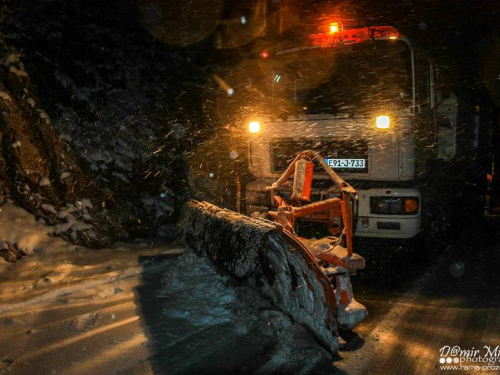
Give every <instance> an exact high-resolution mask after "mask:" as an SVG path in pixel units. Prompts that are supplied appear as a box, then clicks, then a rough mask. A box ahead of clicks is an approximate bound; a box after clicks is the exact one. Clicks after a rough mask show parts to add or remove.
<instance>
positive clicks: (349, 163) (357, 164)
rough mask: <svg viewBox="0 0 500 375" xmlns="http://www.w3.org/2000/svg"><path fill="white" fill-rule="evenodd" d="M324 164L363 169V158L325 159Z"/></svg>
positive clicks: (364, 161) (332, 166) (364, 165)
mask: <svg viewBox="0 0 500 375" xmlns="http://www.w3.org/2000/svg"><path fill="white" fill-rule="evenodd" d="M325 162H326V164H328V166H329V167H331V168H349V169H357V168H359V169H364V168H365V167H366V160H365V159H325Z"/></svg>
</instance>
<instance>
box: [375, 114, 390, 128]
mask: <svg viewBox="0 0 500 375" xmlns="http://www.w3.org/2000/svg"><path fill="white" fill-rule="evenodd" d="M376 125H377V129H389V126H391V118H390V117H389V116H377V121H376Z"/></svg>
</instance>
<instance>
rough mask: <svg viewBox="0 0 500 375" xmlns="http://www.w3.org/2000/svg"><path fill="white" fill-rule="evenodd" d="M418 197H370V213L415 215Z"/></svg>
mask: <svg viewBox="0 0 500 375" xmlns="http://www.w3.org/2000/svg"><path fill="white" fill-rule="evenodd" d="M418 204H419V201H418V197H370V213H372V214H376V215H416V214H418Z"/></svg>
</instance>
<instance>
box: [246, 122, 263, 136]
mask: <svg viewBox="0 0 500 375" xmlns="http://www.w3.org/2000/svg"><path fill="white" fill-rule="evenodd" d="M248 131H249V132H250V133H254V134H255V133H258V132H260V122H258V121H252V122H250V123H249V124H248Z"/></svg>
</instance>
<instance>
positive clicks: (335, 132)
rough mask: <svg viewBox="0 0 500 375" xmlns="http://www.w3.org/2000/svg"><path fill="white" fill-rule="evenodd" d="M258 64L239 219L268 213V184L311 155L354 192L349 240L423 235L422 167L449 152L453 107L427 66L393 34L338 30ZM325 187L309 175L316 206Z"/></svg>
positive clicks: (371, 29) (424, 169)
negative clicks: (257, 93)
mask: <svg viewBox="0 0 500 375" xmlns="http://www.w3.org/2000/svg"><path fill="white" fill-rule="evenodd" d="M337 25H338V23H337ZM332 29H334V28H333V27H332ZM261 56H263V57H264V58H263V60H264V61H262V64H261V67H262V69H261V72H262V74H261V76H259V77H257V76H255V77H252V84H251V85H252V87H254V88H255V87H258V88H259V90H260V92H261V93H262V95H260V99H259V100H260V101H259V100H257V101H256V102H254V103H253V107H252V108H253V109H254V110H253V112H252V113H251V115H250V116H248V119H247V120H248V121H247V123H248V129H246V131H247V132H248V133H247V137H248V138H247V145H248V151H247V155H248V157H247V159H248V171H249V173H250V175H251V176H252V181H250V182H248V183H246V184H245V186H244V189H243V190H244V191H243V194H242V195H241V197H242V198H241V199H242V204H241V207H243V209H244V210H245V211H246V213H247V214H248V215H253V216H262V215H263V214H264V215H265V212H267V210H268V209H269V208H270V205H271V203H272V202H271V201H270V197H269V194H267V193H266V186H270V185H271V184H272V183H273V182H274V181H276V179H277V178H279V176H280V175H281V174H282V173H283V171H284V170H285V169H286V168H287V166H288V164H289V163H290V162H291V161H292V160H293V158H294V157H295V155H296V154H297V153H298V152H300V151H301V150H305V149H313V150H316V151H319V152H320V153H321V155H322V156H323V157H324V158H325V161H326V162H327V163H328V165H329V166H331V167H332V168H333V169H334V170H335V171H336V172H337V173H338V174H339V175H340V176H341V177H342V178H343V179H345V180H346V181H348V182H349V183H350V184H351V185H352V186H354V187H355V188H356V189H357V190H358V192H359V201H358V209H357V221H356V227H355V229H356V231H355V235H356V236H358V237H378V238H398V239H409V238H412V237H415V236H416V235H417V234H418V233H420V232H421V230H422V228H423V226H424V221H425V220H424V218H425V217H426V215H427V216H428V212H426V211H429V210H430V208H429V207H428V205H429V198H428V197H427V196H426V194H427V190H426V189H425V188H422V186H423V183H422V179H423V177H425V176H426V175H427V168H428V165H429V163H428V160H429V159H435V158H441V159H443V160H451V159H452V158H453V157H454V156H455V153H456V129H457V100H456V98H455V97H454V95H453V94H446V93H443V92H442V91H440V90H439V89H437V88H439V87H440V86H439V71H438V69H437V68H436V66H435V65H434V64H433V63H432V61H431V60H429V59H428V58H426V57H425V55H424V54H421V53H419V51H418V50H417V49H416V48H415V47H414V46H413V45H412V43H411V42H410V41H409V40H408V39H407V38H405V37H403V36H401V35H400V34H399V33H398V32H397V30H395V29H394V28H392V27H390V26H377V27H367V28H362V29H354V30H339V28H338V26H337V29H336V30H333V31H331V32H327V33H322V34H315V35H312V36H310V37H309V38H308V39H307V41H306V42H305V43H304V44H299V45H294V46H291V48H288V49H281V50H276V51H274V52H273V53H271V52H266V54H264V55H261ZM325 179H326V177H325V176H323V175H321V174H320V173H317V174H315V175H314V183H313V192H312V194H313V199H314V200H322V199H328V198H329V197H331V193H329V192H328V189H327V186H326V185H325V184H324V182H326V181H325Z"/></svg>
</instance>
